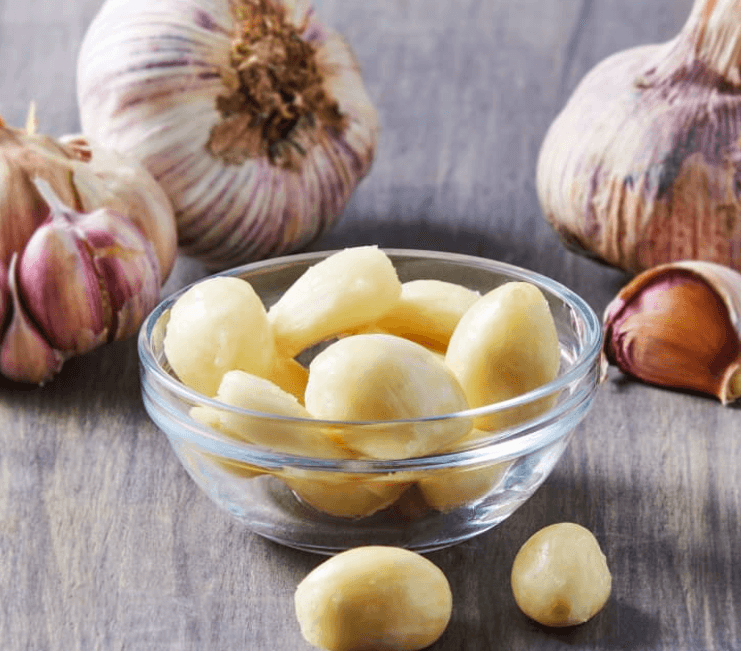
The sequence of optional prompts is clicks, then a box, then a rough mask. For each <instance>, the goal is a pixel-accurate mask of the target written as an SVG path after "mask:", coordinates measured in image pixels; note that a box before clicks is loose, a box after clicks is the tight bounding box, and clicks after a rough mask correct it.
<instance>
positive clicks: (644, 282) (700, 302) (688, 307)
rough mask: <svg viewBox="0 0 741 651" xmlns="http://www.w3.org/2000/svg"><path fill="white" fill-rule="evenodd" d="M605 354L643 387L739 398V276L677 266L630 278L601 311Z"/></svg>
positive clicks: (711, 267)
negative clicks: (602, 312) (655, 386)
mask: <svg viewBox="0 0 741 651" xmlns="http://www.w3.org/2000/svg"><path fill="white" fill-rule="evenodd" d="M604 331H605V343H604V354H605V358H606V359H607V361H608V362H610V363H613V364H616V365H617V366H618V367H619V368H620V369H621V370H622V371H624V372H625V373H628V374H630V375H633V376H635V377H637V378H640V379H641V380H644V381H646V382H650V383H652V384H657V385H661V386H666V387H674V388H679V389H688V390H692V391H699V392H702V393H708V394H711V395H714V396H717V397H718V398H719V399H720V400H721V402H723V403H724V404H727V403H729V402H732V401H733V400H736V399H737V398H739V397H741V273H739V272H737V271H735V270H734V269H731V268H729V267H725V266H723V265H718V264H715V263H711V262H701V261H680V262H674V263H667V264H665V265H659V266H657V267H654V268H652V269H649V270H648V271H645V272H643V273H641V274H639V275H638V276H636V277H635V278H634V279H633V280H632V281H631V282H630V283H629V284H628V285H626V286H625V287H624V288H623V289H622V290H621V291H620V293H619V294H618V295H617V296H616V297H615V299H613V301H612V302H611V303H610V304H609V305H608V306H607V309H606V310H605V315H604Z"/></svg>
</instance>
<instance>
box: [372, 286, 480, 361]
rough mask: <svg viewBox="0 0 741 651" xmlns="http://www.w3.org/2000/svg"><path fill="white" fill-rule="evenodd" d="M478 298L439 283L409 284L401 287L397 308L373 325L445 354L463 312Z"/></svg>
mask: <svg viewBox="0 0 741 651" xmlns="http://www.w3.org/2000/svg"><path fill="white" fill-rule="evenodd" d="M479 298H480V294H479V293H478V292H475V291H473V290H470V289H468V288H467V287H463V286H462V285H457V284H455V283H449V282H445V281H442V280H433V279H429V280H426V279H422V280H411V281H409V282H406V283H402V285H401V296H400V297H399V300H398V301H397V303H396V305H395V306H394V307H393V308H392V309H391V310H390V311H389V312H387V313H386V314H385V315H384V316H383V317H381V319H379V320H378V321H377V322H376V324H375V325H376V327H377V328H379V329H381V330H383V331H385V332H388V333H389V334H392V335H397V336H399V337H404V338H406V339H411V340H412V341H416V342H417V343H420V344H422V345H424V346H427V347H429V348H433V349H436V350H445V347H446V346H447V345H448V341H449V340H450V336H451V335H452V334H453V330H455V326H456V325H458V321H460V318H461V317H462V316H463V314H464V312H465V311H466V310H467V309H468V308H469V307H471V305H473V304H474V303H475V302H476V301H477V300H478V299H479Z"/></svg>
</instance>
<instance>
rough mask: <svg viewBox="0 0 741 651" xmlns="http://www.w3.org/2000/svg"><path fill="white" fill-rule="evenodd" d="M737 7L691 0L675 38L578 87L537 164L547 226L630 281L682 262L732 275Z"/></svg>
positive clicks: (739, 66)
mask: <svg viewBox="0 0 741 651" xmlns="http://www.w3.org/2000/svg"><path fill="white" fill-rule="evenodd" d="M740 14H741V2H739V0H696V2H695V4H694V7H693V9H692V12H691V14H690V16H689V19H688V21H687V23H686V24H685V26H684V28H683V29H682V31H681V32H680V33H679V35H678V36H677V37H676V38H674V39H672V40H671V41H669V42H667V43H663V44H659V45H645V46H640V47H635V48H633V49H630V50H626V51H624V52H619V53H617V54H614V55H612V56H610V57H608V58H607V59H605V60H604V61H602V62H601V63H599V64H598V65H597V66H595V67H594V68H593V69H592V70H591V71H590V72H589V73H588V74H587V75H586V76H585V77H584V79H583V80H582V81H581V83H580V84H579V85H578V87H577V88H576V90H575V91H574V93H573V95H572V96H571V98H570V99H569V101H568V102H567V104H566V106H565V107H564V108H563V110H562V111H561V113H560V114H559V115H558V116H557V117H556V119H555V120H554V122H553V124H552V125H551V126H550V128H549V130H548V132H547V134H546V137H545V139H544V141H543V144H542V146H541V150H540V155H539V158H538V165H537V190H538V197H539V200H540V204H541V206H542V209H543V212H544V214H545V216H546V218H547V220H548V221H549V222H550V223H551V225H552V226H553V227H554V229H555V230H556V232H557V233H558V234H559V236H560V237H561V238H562V240H563V241H564V242H565V243H566V244H567V245H568V246H569V247H570V248H572V249H574V250H575V251H577V252H579V253H585V254H587V255H589V256H592V257H595V258H597V259H599V260H601V261H603V262H606V263H608V264H610V265H614V266H616V267H619V268H622V269H624V270H626V271H630V272H633V273H636V272H640V271H643V270H645V269H647V268H649V267H652V266H654V265H657V264H660V263H665V262H670V261H676V260H682V259H696V260H709V261H713V262H718V263H721V264H725V265H727V266H730V267H734V268H736V269H739V270H741V190H740V189H739V188H741V185H740V184H739V173H740V170H741V167H740V164H741V144H740V142H741V140H740V139H741V117H740V116H741V94H740V93H739V89H740V88H741V74H740V70H741V31H739V29H738V22H739V15H740Z"/></svg>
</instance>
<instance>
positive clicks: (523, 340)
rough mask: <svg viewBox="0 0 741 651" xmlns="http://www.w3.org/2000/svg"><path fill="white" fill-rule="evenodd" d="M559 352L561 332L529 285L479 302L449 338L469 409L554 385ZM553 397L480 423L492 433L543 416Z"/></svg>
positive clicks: (512, 286)
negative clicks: (559, 332)
mask: <svg viewBox="0 0 741 651" xmlns="http://www.w3.org/2000/svg"><path fill="white" fill-rule="evenodd" d="M560 360H561V352H560V347H559V343H558V332H557V330H556V325H555V322H554V320H553V315H552V314H551V311H550V307H549V305H548V302H547V300H546V298H545V297H544V296H543V293H542V292H541V291H540V290H539V289H538V288H537V287H536V286H535V285H533V284H531V283H527V282H508V283H505V284H503V285H500V286H499V287H496V288H495V289H492V290H491V291H489V292H488V293H486V294H485V295H484V296H482V297H481V298H480V299H479V300H477V301H476V302H475V303H474V304H473V305H472V306H471V307H470V308H469V309H468V310H467V311H466V313H465V314H464V315H463V316H462V317H461V319H460V321H459V322H458V325H457V326H456V329H455V331H454V332H453V335H452V336H451V338H450V343H449V345H448V349H447V352H446V354H445V363H446V364H447V365H448V367H449V368H450V369H451V370H452V371H453V374H454V375H455V376H456V377H457V378H458V381H459V382H460V384H461V386H462V387H463V390H464V392H465V394H466V398H467V400H468V403H469V405H470V406H471V407H482V406H484V405H490V404H492V403H496V402H500V401H503V400H507V399H509V398H514V397H516V396H519V395H522V394H524V393H526V392H527V391H530V390H532V389H536V388H537V387H540V386H541V385H544V384H546V383H547V382H550V381H552V380H553V379H555V378H556V376H557V375H558V369H559V366H560ZM552 402H553V398H551V397H547V398H546V399H541V400H538V401H536V402H534V403H531V404H528V405H522V406H520V407H516V408H514V409H509V410H505V411H502V412H498V413H492V414H491V415H487V416H482V417H479V418H477V419H476V423H475V425H476V427H477V428H479V429H483V430H494V429H498V428H501V427H507V426H510V425H513V424H516V423H518V422H522V421H524V420H527V419H528V418H532V417H534V416H536V415H537V414H539V413H542V412H543V411H545V410H546V409H547V408H548V407H549V406H550V405H551V404H552Z"/></svg>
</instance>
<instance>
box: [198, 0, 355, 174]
mask: <svg viewBox="0 0 741 651" xmlns="http://www.w3.org/2000/svg"><path fill="white" fill-rule="evenodd" d="M232 12H233V15H234V19H235V22H236V23H237V24H238V25H239V28H238V29H239V32H238V34H237V36H236V37H235V39H234V41H233V43H232V50H231V54H230V66H231V67H230V68H229V69H227V70H226V71H224V72H223V80H224V84H225V86H226V89H227V92H226V93H225V94H224V95H222V96H220V97H219V98H218V99H217V104H216V106H217V108H218V110H219V112H220V113H221V115H222V118H223V119H222V120H221V122H219V123H218V124H216V125H215V126H214V127H213V129H212V130H211V134H210V139H209V142H208V150H209V151H210V152H211V154H213V155H214V156H216V157H218V158H221V159H222V160H224V161H225V162H227V163H232V164H240V163H243V162H244V161H245V160H247V159H248V158H259V157H265V158H268V159H269V160H270V162H271V163H273V164H274V165H277V166H279V167H284V168H288V169H299V168H300V166H301V161H302V160H303V157H304V156H305V154H306V150H307V142H306V139H308V143H309V144H311V143H315V142H318V141H319V140H320V139H321V138H322V137H323V130H324V128H325V127H329V128H331V129H333V130H334V131H336V132H337V133H342V132H343V131H344V130H345V128H346V126H347V119H346V118H345V117H344V116H343V115H342V114H341V113H340V110H339V106H338V103H337V101H336V100H334V99H332V98H331V97H329V96H328V95H327V93H326V92H325V90H324V88H323V85H322V84H323V78H322V74H321V72H320V70H319V66H318V65H317V61H316V48H315V47H314V46H313V45H312V44H311V43H310V42H308V41H306V40H304V39H302V38H301V32H303V31H304V30H305V28H306V25H301V26H298V27H297V26H295V25H293V24H292V23H291V22H290V21H289V20H288V18H287V16H286V10H285V8H284V7H283V6H280V5H278V4H275V3H273V2H272V1H271V0H235V2H234V3H233V4H232Z"/></svg>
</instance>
